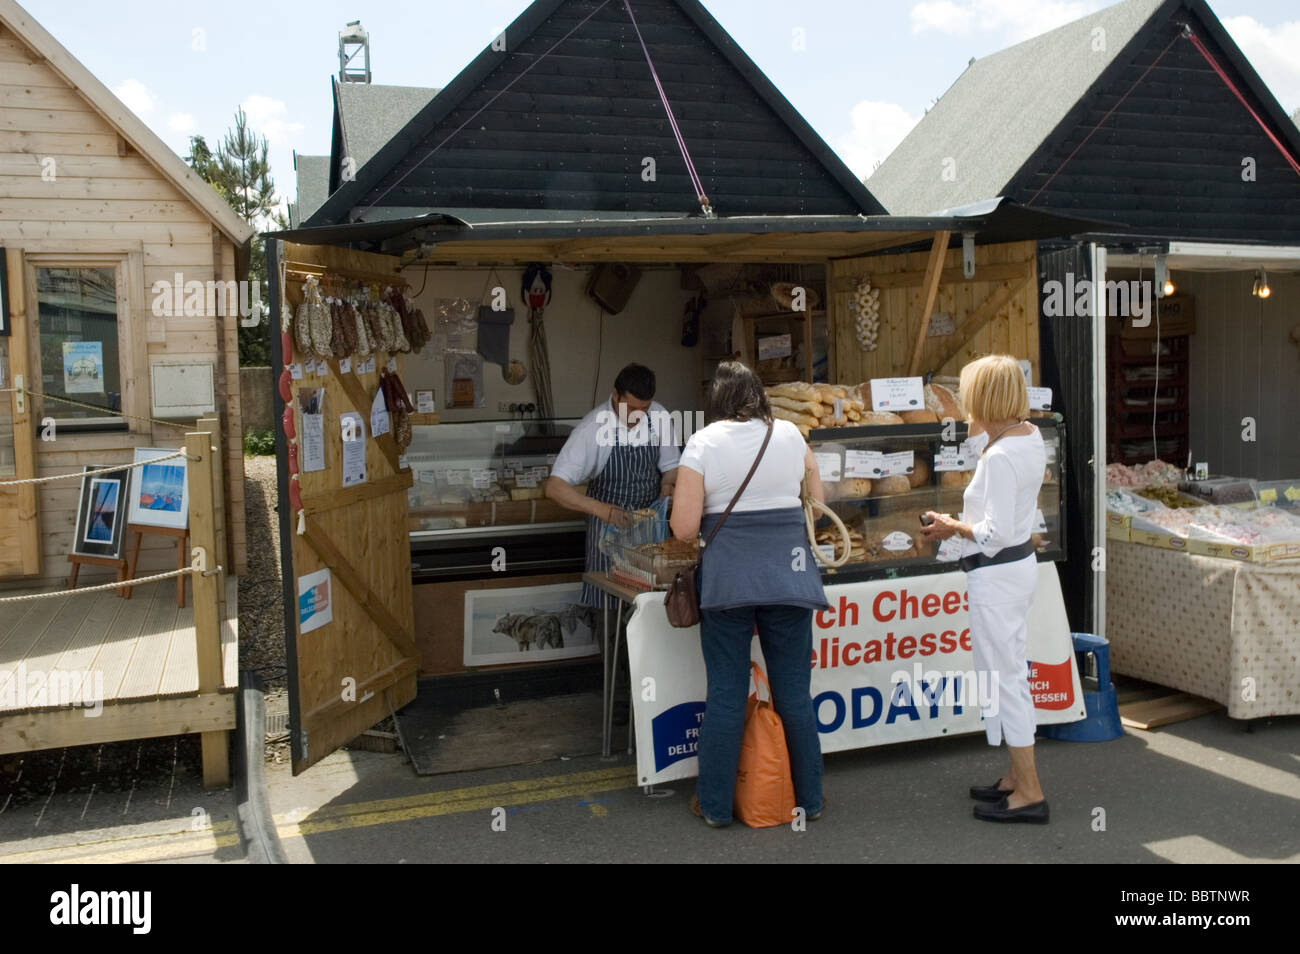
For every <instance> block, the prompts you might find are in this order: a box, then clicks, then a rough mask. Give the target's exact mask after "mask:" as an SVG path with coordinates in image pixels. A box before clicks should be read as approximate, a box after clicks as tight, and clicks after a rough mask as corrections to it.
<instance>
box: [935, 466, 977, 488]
mask: <svg viewBox="0 0 1300 954" xmlns="http://www.w3.org/2000/svg"><path fill="white" fill-rule="evenodd" d="M974 476H975V471H973V470H945V471H944V472H943V473H942V474H941V475H940V476H939V486H940V487H965V486H966V485H967V484H969V483H970V482H971V479H972V478H973V477H974Z"/></svg>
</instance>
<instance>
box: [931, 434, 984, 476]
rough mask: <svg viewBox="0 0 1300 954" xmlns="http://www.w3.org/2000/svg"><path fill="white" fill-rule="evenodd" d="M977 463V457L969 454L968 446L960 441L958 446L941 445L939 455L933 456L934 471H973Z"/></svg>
mask: <svg viewBox="0 0 1300 954" xmlns="http://www.w3.org/2000/svg"><path fill="white" fill-rule="evenodd" d="M978 463H979V456H978V455H976V454H973V453H971V449H970V446H969V445H968V444H967V443H966V442H965V441H962V442H961V443H960V444H941V445H940V446H939V453H937V454H935V455H934V469H935V470H974V469H975V465H976V464H978Z"/></svg>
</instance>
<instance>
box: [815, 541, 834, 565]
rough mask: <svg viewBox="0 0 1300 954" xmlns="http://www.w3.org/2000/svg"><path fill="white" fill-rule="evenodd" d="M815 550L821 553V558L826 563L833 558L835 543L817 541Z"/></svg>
mask: <svg viewBox="0 0 1300 954" xmlns="http://www.w3.org/2000/svg"><path fill="white" fill-rule="evenodd" d="M817 552H818V553H820V554H821V555H822V559H823V560H825V561H826V562H827V563H830V562H831V561H832V560H834V559H835V544H833V543H819V544H817Z"/></svg>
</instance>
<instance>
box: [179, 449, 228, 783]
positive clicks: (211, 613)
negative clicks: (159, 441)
mask: <svg viewBox="0 0 1300 954" xmlns="http://www.w3.org/2000/svg"><path fill="white" fill-rule="evenodd" d="M185 452H186V454H187V455H188V457H189V460H188V462H187V468H186V476H187V479H188V480H189V484H190V487H189V490H190V515H189V516H190V546H191V547H198V548H202V550H203V554H204V560H205V563H204V565H205V566H206V569H207V570H208V571H209V572H210V571H213V570H215V569H216V568H217V566H219V565H221V564H222V562H223V557H224V554H223V553H222V552H221V551H220V550H219V549H218V548H217V530H216V514H215V511H214V501H213V476H212V471H213V468H214V467H217V466H220V460H219V459H218V458H217V455H216V453H215V452H214V450H213V446H212V435H211V434H209V433H208V432H206V431H195V432H191V433H189V434H186V435H185ZM191 555H192V554H191ZM223 575H224V574H221V573H211V575H204V574H203V573H195V574H193V577H192V578H193V580H194V640H195V650H196V651H197V655H198V671H199V697H200V698H202V697H203V696H206V695H215V694H216V693H219V692H220V691H221V689H222V685H221V678H222V677H221V672H222V666H221V599H220V595H219V594H220V592H221V585H222V582H221V578H222V576H223ZM200 743H201V746H202V750H203V755H202V759H203V785H204V787H205V788H221V787H224V786H226V785H229V784H230V752H229V748H228V746H229V738H228V733H227V732H226V731H216V732H202V733H200Z"/></svg>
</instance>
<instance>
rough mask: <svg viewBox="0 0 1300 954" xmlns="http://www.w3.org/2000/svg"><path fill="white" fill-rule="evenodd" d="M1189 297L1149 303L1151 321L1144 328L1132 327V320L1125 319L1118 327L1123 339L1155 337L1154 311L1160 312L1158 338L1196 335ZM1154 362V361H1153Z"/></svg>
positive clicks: (1170, 298) (1193, 312)
mask: <svg viewBox="0 0 1300 954" xmlns="http://www.w3.org/2000/svg"><path fill="white" fill-rule="evenodd" d="M1193 302H1194V299H1193V298H1192V296H1191V295H1170V296H1169V297H1168V298H1161V299H1158V300H1157V301H1153V302H1152V303H1151V316H1150V318H1151V320H1150V321H1149V322H1147V324H1146V325H1145V327H1138V326H1136V325H1134V323H1133V320H1132V319H1125V320H1124V322H1123V324H1122V325H1121V326H1120V332H1119V333H1120V336H1121V337H1123V338H1154V337H1156V309H1157V308H1159V310H1160V337H1161V338H1175V337H1178V336H1179V335H1192V334H1195V333H1196V314H1195V309H1194V306H1193ZM1153 360H1154V359H1153Z"/></svg>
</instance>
